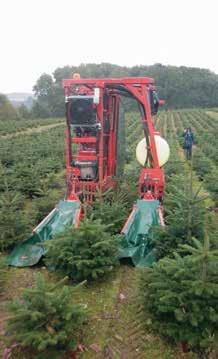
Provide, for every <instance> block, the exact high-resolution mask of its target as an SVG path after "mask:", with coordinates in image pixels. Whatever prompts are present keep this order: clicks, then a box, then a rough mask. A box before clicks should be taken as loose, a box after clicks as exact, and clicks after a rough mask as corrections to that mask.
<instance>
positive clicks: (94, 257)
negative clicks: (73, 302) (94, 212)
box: [45, 218, 118, 281]
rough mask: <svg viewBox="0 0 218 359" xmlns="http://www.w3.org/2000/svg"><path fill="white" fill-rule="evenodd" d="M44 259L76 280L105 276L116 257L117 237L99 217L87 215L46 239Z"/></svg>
mask: <svg viewBox="0 0 218 359" xmlns="http://www.w3.org/2000/svg"><path fill="white" fill-rule="evenodd" d="M45 262H46V264H47V265H48V267H51V268H53V269H54V270H56V271H61V272H62V273H64V274H65V275H68V276H69V277H70V278H72V279H73V280H75V281H81V280H84V279H87V280H95V279H97V278H99V277H103V276H105V275H106V274H107V273H108V272H110V271H111V270H112V269H113V268H114V266H116V265H117V264H118V260H117V241H116V239H115V238H114V237H112V236H111V235H110V233H108V232H107V227H106V226H105V225H103V224H102V223H101V220H99V219H98V220H97V219H96V220H92V219H90V218H86V219H84V220H83V221H81V222H80V226H79V228H78V229H74V228H68V229H67V230H66V231H65V232H64V233H61V234H60V235H59V236H57V237H56V238H54V239H52V240H50V241H49V242H48V252H47V254H46V258H45Z"/></svg>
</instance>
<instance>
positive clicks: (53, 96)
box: [32, 63, 218, 117]
mask: <svg viewBox="0 0 218 359" xmlns="http://www.w3.org/2000/svg"><path fill="white" fill-rule="evenodd" d="M75 72H78V73H80V75H81V77H84V78H88V77H123V76H149V77H153V78H154V80H155V86H156V88H157V90H158V93H159V96H160V98H162V99H164V100H165V101H166V105H165V109H170V108H191V107H218V75H216V74H215V73H213V72H211V71H209V70H205V69H199V68H192V67H185V66H181V67H176V66H164V65H161V64H155V65H152V66H143V65H140V66H133V67H125V66H118V65H112V64H109V63H101V64H81V65H80V66H65V67H62V68H57V69H56V70H55V71H54V73H53V76H51V75H48V74H42V75H41V76H40V78H39V79H38V81H37V82H36V84H35V86H34V88H33V90H34V94H35V96H36V100H35V102H34V104H33V108H32V115H33V117H50V116H54V117H56V116H57V117H59V116H63V115H64V96H63V89H62V79H64V78H70V77H71V76H72V74H73V73H75ZM127 108H128V110H132V109H134V108H135V104H134V102H132V103H131V102H129V101H127Z"/></svg>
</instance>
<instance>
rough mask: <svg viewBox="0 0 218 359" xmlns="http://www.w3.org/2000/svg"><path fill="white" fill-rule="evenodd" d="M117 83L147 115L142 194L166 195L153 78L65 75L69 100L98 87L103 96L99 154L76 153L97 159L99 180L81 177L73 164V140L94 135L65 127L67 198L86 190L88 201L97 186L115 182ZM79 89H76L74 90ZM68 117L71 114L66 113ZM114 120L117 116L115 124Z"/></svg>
mask: <svg viewBox="0 0 218 359" xmlns="http://www.w3.org/2000/svg"><path fill="white" fill-rule="evenodd" d="M117 85H118V86H122V88H124V89H125V90H127V91H128V93H129V94H131V95H132V97H133V98H135V99H136V100H137V101H138V102H139V104H140V105H141V108H142V109H143V113H144V115H142V118H141V120H142V123H143V125H144V126H146V129H147V135H148V139H149V144H148V152H149V153H150V162H151V163H150V164H149V167H146V168H142V169H141V173H140V176H139V196H140V198H144V199H159V200H160V201H161V200H162V198H163V193H164V186H165V180H164V173H163V170H162V168H160V166H159V163H158V156H157V149H156V144H155V138H154V136H155V134H157V133H158V132H156V131H155V129H154V124H153V120H152V115H151V107H150V101H149V96H148V90H149V89H150V88H152V87H153V79H151V78H147V77H131V78H111V79H110V78H101V79H66V80H63V88H64V93H65V96H66V100H67V98H68V97H69V96H71V95H72V94H75V91H76V92H77V94H81V93H82V94H86V95H90V94H93V93H94V89H95V88H99V91H100V97H99V104H97V105H96V112H97V117H98V120H99V122H100V124H101V130H100V132H99V151H98V153H97V154H95V155H93V154H92V153H86V154H83V153H81V154H79V153H77V155H76V157H75V158H77V159H80V160H97V163H98V173H99V175H98V180H97V181H94V180H90V181H84V180H83V181H82V180H80V179H79V172H78V170H77V169H76V168H75V167H73V166H72V149H71V144H72V142H73V143H82V142H83V141H84V142H86V143H93V144H95V143H96V138H95V137H86V138H83V137H82V138H81V137H71V134H70V126H67V128H66V177H67V199H77V198H78V196H79V195H80V194H81V193H83V195H84V200H85V201H88V202H90V201H92V199H93V195H94V193H95V191H96V190H97V189H100V190H102V191H105V190H106V189H107V188H108V187H113V186H114V180H113V177H114V175H115V170H116V157H117V156H116V155H117V154H116V143H117V125H118V111H119V91H118V90H117ZM75 89H76V90H75ZM105 93H107V94H108V96H109V105H108V111H107V115H108V118H109V122H110V132H109V138H108V141H109V143H108V156H107V157H106V158H104V140H105V138H104V136H105V134H104V132H103V128H104V126H103V121H104V112H105V109H104V101H103V96H104V94H105ZM112 101H114V103H115V106H114V108H115V113H112ZM67 120H68V114H67ZM112 120H114V123H113V126H112Z"/></svg>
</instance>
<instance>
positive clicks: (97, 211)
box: [87, 189, 128, 234]
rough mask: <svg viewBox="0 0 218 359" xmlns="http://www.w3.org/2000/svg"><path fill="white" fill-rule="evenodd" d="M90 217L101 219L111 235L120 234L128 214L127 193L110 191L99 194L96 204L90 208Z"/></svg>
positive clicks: (88, 212)
mask: <svg viewBox="0 0 218 359" xmlns="http://www.w3.org/2000/svg"><path fill="white" fill-rule="evenodd" d="M87 214H88V216H89V217H90V216H91V217H92V218H93V219H101V221H102V223H103V224H105V225H106V226H107V230H108V232H110V233H111V234H118V233H120V231H121V229H122V226H123V223H124V222H125V219H126V217H127V214H128V209H127V201H126V196H125V193H123V192H122V191H120V192H118V191H112V190H110V189H109V190H108V191H107V192H105V193H101V192H100V191H99V192H97V194H96V198H95V202H94V203H93V204H92V206H90V207H88V210H87Z"/></svg>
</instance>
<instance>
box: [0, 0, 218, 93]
mask: <svg viewBox="0 0 218 359" xmlns="http://www.w3.org/2000/svg"><path fill="white" fill-rule="evenodd" d="M217 19H218V1H217V0H0V36H1V41H0V92H6V93H7V92H14V91H22V92H26V91H27V92H29V91H31V90H32V87H33V85H34V83H35V82H36V80H37V79H38V77H39V76H40V75H41V74H42V73H44V72H46V73H50V74H52V72H53V71H54V70H55V69H56V68H57V67H61V66H64V65H79V64H80V63H89V62H92V63H100V62H110V63H113V64H118V65H126V66H133V65H140V64H143V65H151V64H154V63H162V64H170V65H176V66H180V65H185V66H193V67H201V68H208V69H210V70H212V71H214V72H216V73H218V20H217Z"/></svg>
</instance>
